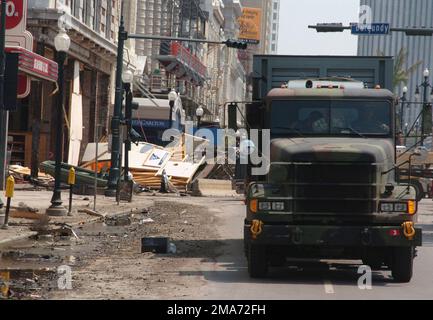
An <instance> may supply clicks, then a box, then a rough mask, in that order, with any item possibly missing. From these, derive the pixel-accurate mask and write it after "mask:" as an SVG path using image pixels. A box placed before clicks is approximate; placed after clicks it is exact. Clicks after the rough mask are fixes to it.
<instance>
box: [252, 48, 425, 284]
mask: <svg viewBox="0 0 433 320" xmlns="http://www.w3.org/2000/svg"><path fill="white" fill-rule="evenodd" d="M392 69H393V59H392V58H390V57H330V56H326V57H309V56H305V57H303V56H255V57H254V85H253V88H254V92H253V100H254V101H256V102H255V103H253V104H250V105H248V106H247V107H246V119H247V122H248V128H249V130H250V131H251V130H258V131H259V132H262V133H263V132H264V131H265V130H269V131H268V132H270V146H268V145H267V143H266V142H265V139H263V140H260V141H257V142H253V143H254V144H255V149H256V151H255V152H257V153H258V154H260V155H261V156H262V157H263V158H266V157H268V161H267V163H268V164H267V165H268V168H267V170H266V174H261V175H256V174H254V173H253V172H254V168H255V167H257V166H258V164H255V165H253V164H252V163H250V164H248V169H247V170H245V171H246V172H247V176H246V218H245V225H244V245H245V253H246V256H247V260H248V271H249V274H250V276H251V277H253V278H260V277H265V276H266V275H267V272H268V269H269V267H270V266H283V265H284V264H285V263H286V261H287V259H291V258H292V259H294V258H296V259H303V258H306V259H333V260H334V259H345V260H362V262H363V264H365V265H368V266H370V267H371V268H372V270H379V269H381V270H382V269H384V268H387V269H390V270H391V271H392V276H393V278H394V280H395V281H396V282H409V281H410V280H411V278H412V274H413V260H414V257H415V256H416V247H417V246H421V244H422V230H421V229H419V228H417V227H416V225H415V223H416V222H417V209H418V207H417V205H418V203H417V201H416V191H415V189H414V188H413V187H412V186H410V185H407V184H398V183H397V182H396V179H395V175H396V169H397V168H396V167H395V161H396V147H395V142H396V130H395V128H396V125H395V122H396V116H395V114H396V112H395V110H396V103H397V101H396V98H395V96H394V95H393V93H392V92H391V91H389V90H388V89H386V88H390V87H391V86H392V84H391V83H392V80H391V77H392ZM250 133H251V132H250ZM250 136H251V135H250ZM261 136H263V135H261ZM265 149H267V152H265ZM413 156H416V154H413ZM261 165H263V163H262V164H261Z"/></svg>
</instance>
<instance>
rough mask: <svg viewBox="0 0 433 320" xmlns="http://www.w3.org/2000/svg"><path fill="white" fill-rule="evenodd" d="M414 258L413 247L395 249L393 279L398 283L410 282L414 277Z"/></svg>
mask: <svg viewBox="0 0 433 320" xmlns="http://www.w3.org/2000/svg"><path fill="white" fill-rule="evenodd" d="M413 258H414V248H413V247H408V248H406V247H402V248H395V249H394V251H393V261H392V277H393V278H394V280H395V281H396V282H401V283H408V282H410V280H411V279H412V275H413Z"/></svg>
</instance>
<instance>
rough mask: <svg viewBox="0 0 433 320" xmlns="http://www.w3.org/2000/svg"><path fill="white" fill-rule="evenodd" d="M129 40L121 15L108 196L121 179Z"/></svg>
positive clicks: (115, 189)
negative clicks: (124, 76) (125, 56)
mask: <svg viewBox="0 0 433 320" xmlns="http://www.w3.org/2000/svg"><path fill="white" fill-rule="evenodd" d="M126 40H128V34H127V32H126V31H125V23H124V20H123V15H122V16H121V17H120V25H119V36H118V44H117V67H116V93H115V98H114V112H113V117H112V119H111V167H110V175H109V177H108V185H107V190H105V195H106V196H107V197H115V196H116V193H117V184H118V180H119V179H120V118H121V116H122V100H123V85H122V71H123V49H124V48H125V41H126Z"/></svg>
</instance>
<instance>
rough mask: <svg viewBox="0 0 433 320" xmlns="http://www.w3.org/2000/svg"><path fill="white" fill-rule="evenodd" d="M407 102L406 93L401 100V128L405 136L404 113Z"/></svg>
mask: <svg viewBox="0 0 433 320" xmlns="http://www.w3.org/2000/svg"><path fill="white" fill-rule="evenodd" d="M405 102H406V93H403V97H402V98H401V111H400V128H401V132H402V133H403V134H404V124H403V120H404V117H403V113H404V104H405Z"/></svg>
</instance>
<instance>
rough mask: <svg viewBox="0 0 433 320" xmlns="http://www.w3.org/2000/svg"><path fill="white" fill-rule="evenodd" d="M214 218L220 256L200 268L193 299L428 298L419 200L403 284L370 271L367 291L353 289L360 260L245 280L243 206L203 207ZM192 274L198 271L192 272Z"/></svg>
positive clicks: (423, 210) (427, 254)
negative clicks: (417, 241) (418, 233)
mask: <svg viewBox="0 0 433 320" xmlns="http://www.w3.org/2000/svg"><path fill="white" fill-rule="evenodd" d="M207 205H208V206H210V207H213V208H215V209H213V210H214V211H215V212H216V213H217V216H218V217H219V218H221V219H219V221H220V224H219V226H218V230H219V232H220V235H221V238H222V239H224V240H223V242H224V247H223V254H222V255H221V256H219V257H218V258H217V261H216V263H206V262H204V263H203V264H202V265H201V270H200V271H201V273H202V274H203V275H204V279H205V284H204V286H203V287H202V289H201V290H200V291H198V292H197V295H196V296H194V297H191V298H194V299H236V300H254V299H265V300H266V299H272V300H274V299H276V300H280V299H284V300H285V299H300V300H302V299H313V300H316V299H330V300H332V299H338V300H340V299H362V300H364V299H372V300H380V299H433V202H432V200H430V199H426V200H423V201H422V203H421V204H420V207H419V212H420V216H419V223H420V224H421V225H422V226H423V229H424V245H423V247H421V248H419V250H418V257H417V258H416V259H415V270H414V277H413V279H412V282H410V283H409V284H398V283H394V282H393V280H392V278H391V274H390V272H389V271H379V272H374V275H373V279H372V287H371V289H370V290H369V289H366V290H361V289H360V288H359V287H358V279H359V277H360V275H358V273H357V272H358V267H359V265H360V264H361V262H360V261H320V262H310V263H301V264H300V265H299V266H298V267H290V266H289V267H286V268H278V269H276V268H273V269H271V271H270V274H269V276H268V278H267V279H265V280H255V279H250V278H249V276H248V272H247V264H246V259H245V257H244V254H243V245H242V225H243V218H244V210H245V209H244V205H243V204H242V203H241V202H240V201H233V200H212V201H210V203H207ZM197 271H198V270H197Z"/></svg>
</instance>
